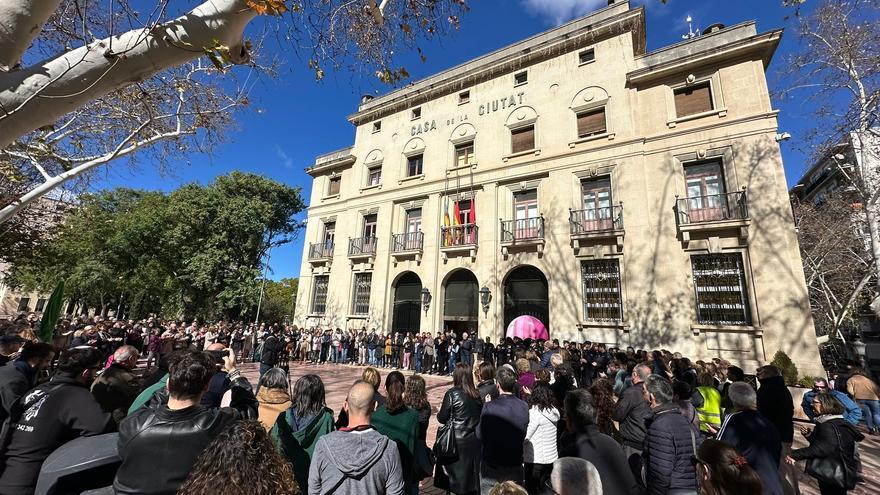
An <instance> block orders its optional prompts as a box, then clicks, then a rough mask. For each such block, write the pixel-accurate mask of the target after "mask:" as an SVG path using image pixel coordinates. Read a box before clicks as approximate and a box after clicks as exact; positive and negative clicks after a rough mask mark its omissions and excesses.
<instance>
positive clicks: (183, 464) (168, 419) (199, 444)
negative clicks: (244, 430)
mask: <svg viewBox="0 0 880 495" xmlns="http://www.w3.org/2000/svg"><path fill="white" fill-rule="evenodd" d="M257 408H258V403H257V399H256V398H255V397H254V394H253V392H251V389H250V384H248V382H247V380H246V379H244V378H238V379H236V380H235V381H234V382H233V386H232V402H231V403H230V407H225V408H218V409H209V408H205V407H204V406H202V405H198V406H192V407H188V408H186V409H179V410H173V411H172V410H171V409H168V406H166V405H164V404H163V405H160V406H158V407H156V408H155V409H152V408H148V407H142V408H140V409H138V410H137V411H135V412H134V413H133V414H132V415H130V416H128V417H127V418H125V419H124V420H123V421H122V422H121V423H120V424H119V457H120V458H121V459H122V465H121V466H120V467H119V470H118V471H117V472H116V479H115V480H114V481H113V488H114V489H115V490H116V493H119V494H168V495H172V494H174V493H176V492H177V489H178V488H179V487H180V485H182V484H183V482H184V481H185V480H186V477H187V476H188V475H189V472H190V471H191V470H192V467H193V465H194V464H195V461H196V458H197V457H198V456H199V454H201V453H202V451H203V450H204V449H205V447H207V445H208V444H209V443H211V441H212V440H214V438H216V437H217V436H218V435H219V434H220V432H222V431H223V429H224V428H226V427H227V426H228V425H229V424H230V423H232V422H234V421H237V420H239V419H246V418H253V417H256V416H255V415H256V414H257Z"/></svg>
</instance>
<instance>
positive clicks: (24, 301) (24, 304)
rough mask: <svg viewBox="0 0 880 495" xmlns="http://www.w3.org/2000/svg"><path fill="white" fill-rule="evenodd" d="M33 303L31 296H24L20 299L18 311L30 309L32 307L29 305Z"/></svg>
mask: <svg viewBox="0 0 880 495" xmlns="http://www.w3.org/2000/svg"><path fill="white" fill-rule="evenodd" d="M30 305H31V298H29V297H22V298H21V299H19V300H18V311H29V310H30V308H28V306H30Z"/></svg>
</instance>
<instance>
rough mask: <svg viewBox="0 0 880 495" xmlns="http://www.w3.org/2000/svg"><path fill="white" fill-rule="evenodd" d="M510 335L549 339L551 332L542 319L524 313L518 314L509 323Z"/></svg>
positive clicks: (523, 337) (508, 330)
mask: <svg viewBox="0 0 880 495" xmlns="http://www.w3.org/2000/svg"><path fill="white" fill-rule="evenodd" d="M507 336H508V337H511V338H513V337H519V338H521V339H532V340H547V339H548V338H549V337H550V334H549V333H548V332H547V327H545V326H544V324H543V323H541V320H539V319H537V318H535V317H534V316H529V315H522V316H517V317H516V318H514V319H513V321H511V322H510V325H507Z"/></svg>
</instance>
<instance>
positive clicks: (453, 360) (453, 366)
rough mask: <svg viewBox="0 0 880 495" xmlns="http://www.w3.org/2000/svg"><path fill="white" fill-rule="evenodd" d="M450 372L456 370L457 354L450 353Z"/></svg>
mask: <svg viewBox="0 0 880 495" xmlns="http://www.w3.org/2000/svg"><path fill="white" fill-rule="evenodd" d="M448 364H449V373H452V372H453V371H454V370H455V354H450V355H449V363H448Z"/></svg>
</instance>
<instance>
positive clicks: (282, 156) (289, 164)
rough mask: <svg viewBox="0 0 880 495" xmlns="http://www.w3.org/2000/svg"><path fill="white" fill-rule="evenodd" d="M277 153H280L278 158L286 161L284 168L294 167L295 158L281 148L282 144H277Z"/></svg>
mask: <svg viewBox="0 0 880 495" xmlns="http://www.w3.org/2000/svg"><path fill="white" fill-rule="evenodd" d="M275 154H276V155H278V158H280V159H281V161H282V162H283V163H284V168H293V159H292V158H290V157H289V156H287V153H285V152H284V150H283V149H281V146H278V145H277V144H276V145H275Z"/></svg>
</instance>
